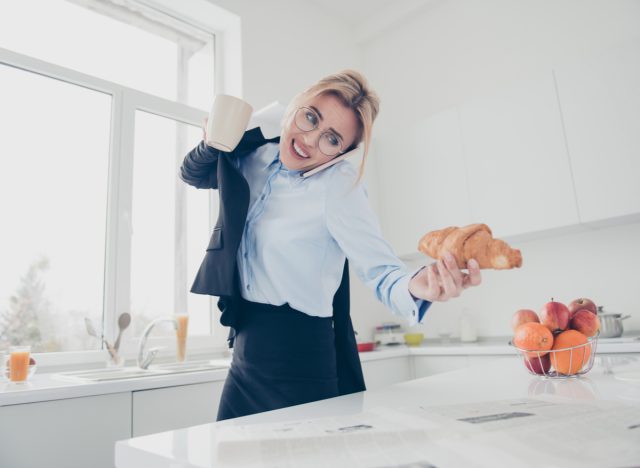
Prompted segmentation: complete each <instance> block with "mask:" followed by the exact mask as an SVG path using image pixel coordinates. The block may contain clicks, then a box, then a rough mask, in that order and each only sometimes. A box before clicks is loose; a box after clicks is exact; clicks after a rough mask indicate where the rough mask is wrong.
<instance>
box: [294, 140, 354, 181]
mask: <svg viewBox="0 0 640 468" xmlns="http://www.w3.org/2000/svg"><path fill="white" fill-rule="evenodd" d="M359 150H360V145H358V146H356V147H355V148H354V149H352V150H351V151H347V152H346V153H344V154H341V155H340V156H336V157H335V158H333V159H331V160H330V161H327V162H326V163H324V164H320V165H319V166H318V167H314V168H313V169H311V170H309V171H307V172H303V173H302V177H304V178H307V177H311V176H312V175H314V174H317V173H318V172H321V171H323V170H325V169H326V168H328V167H331V166H333V165H334V164H336V163H339V162H340V161H342V160H343V159H347V158H348V157H349V156H352V155H353V154H354V153H356V152H357V151H359Z"/></svg>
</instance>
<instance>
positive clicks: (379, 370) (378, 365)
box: [362, 356, 413, 390]
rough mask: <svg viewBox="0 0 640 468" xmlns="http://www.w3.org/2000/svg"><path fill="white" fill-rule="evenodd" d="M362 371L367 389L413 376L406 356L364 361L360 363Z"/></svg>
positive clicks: (380, 386) (391, 383) (402, 380)
mask: <svg viewBox="0 0 640 468" xmlns="http://www.w3.org/2000/svg"><path fill="white" fill-rule="evenodd" d="M362 372H363V374H364V382H365V385H366V386H367V390H375V389H377V388H382V387H386V386H388V385H393V384H395V383H399V382H405V381H407V380H411V379H412V378H413V376H412V370H411V362H410V359H409V357H408V356H401V357H397V358H389V359H377V360H375V361H365V362H363V363H362Z"/></svg>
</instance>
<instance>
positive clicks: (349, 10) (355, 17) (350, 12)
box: [308, 0, 405, 25]
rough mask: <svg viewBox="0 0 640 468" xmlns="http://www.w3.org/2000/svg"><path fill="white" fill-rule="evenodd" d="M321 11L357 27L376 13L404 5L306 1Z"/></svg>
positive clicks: (385, 0)
mask: <svg viewBox="0 0 640 468" xmlns="http://www.w3.org/2000/svg"><path fill="white" fill-rule="evenodd" d="M308 1H309V3H312V4H315V5H316V6H318V7H320V8H321V9H322V10H323V11H326V12H327V13H328V14H333V15H334V16H340V17H342V18H343V19H344V20H345V22H346V23H348V24H352V25H359V24H362V23H363V22H365V21H367V19H368V18H370V17H372V16H374V15H375V14H376V13H377V12H379V11H382V10H386V9H387V8H391V5H393V4H396V5H398V4H401V3H404V2H405V0H396V1H393V0H308Z"/></svg>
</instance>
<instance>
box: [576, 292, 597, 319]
mask: <svg viewBox="0 0 640 468" xmlns="http://www.w3.org/2000/svg"><path fill="white" fill-rule="evenodd" d="M583 309H586V310H588V311H589V312H591V313H593V314H597V313H598V307H597V306H596V304H595V303H594V302H593V301H592V300H591V299H587V298H586V297H579V298H578V299H574V300H573V301H571V302H569V319H571V317H573V316H574V314H575V313H576V312H578V311H579V310H583Z"/></svg>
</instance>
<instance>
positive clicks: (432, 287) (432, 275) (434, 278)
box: [426, 263, 441, 301]
mask: <svg viewBox="0 0 640 468" xmlns="http://www.w3.org/2000/svg"><path fill="white" fill-rule="evenodd" d="M427 280H428V283H427V291H426V292H427V296H428V297H430V298H431V301H435V300H438V299H440V294H441V288H440V281H439V280H438V274H437V268H436V265H435V263H432V264H431V265H429V266H428V267H427Z"/></svg>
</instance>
